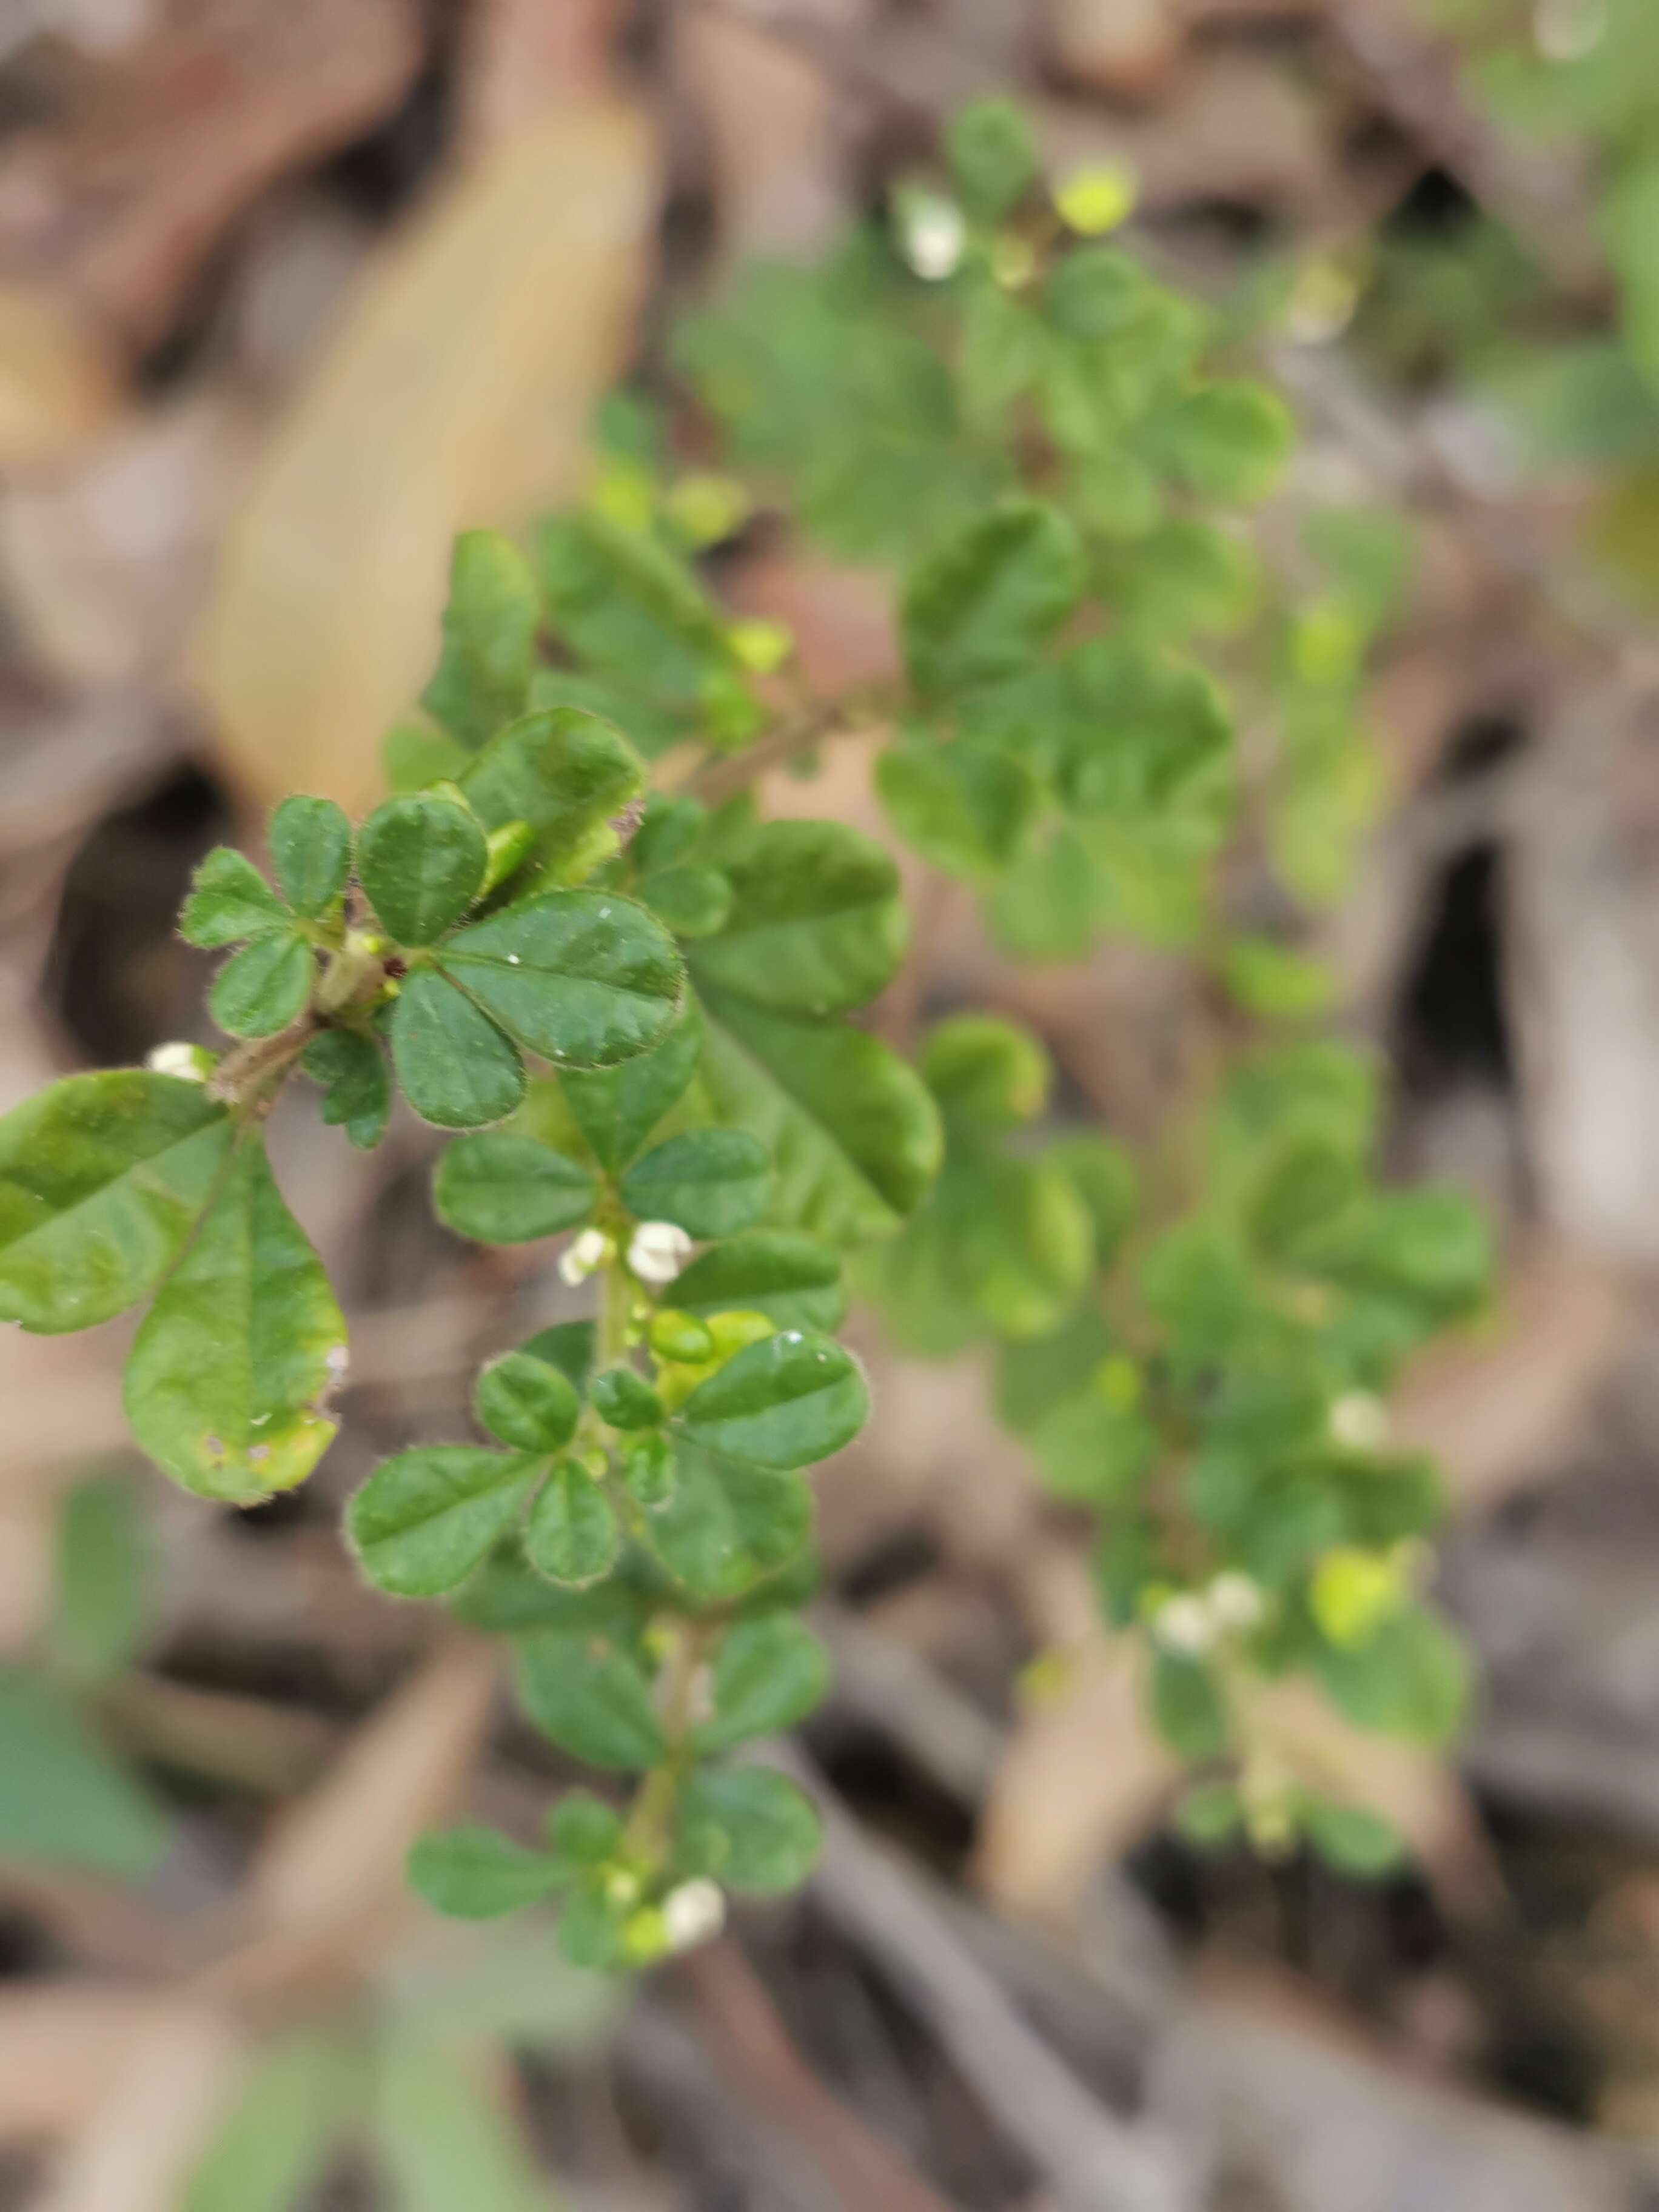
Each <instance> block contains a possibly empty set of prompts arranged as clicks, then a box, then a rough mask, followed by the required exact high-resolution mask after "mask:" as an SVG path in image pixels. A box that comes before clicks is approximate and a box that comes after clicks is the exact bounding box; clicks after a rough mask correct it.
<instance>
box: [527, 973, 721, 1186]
mask: <svg viewBox="0 0 1659 2212" xmlns="http://www.w3.org/2000/svg"><path fill="white" fill-rule="evenodd" d="M702 1043H703V1036H702V1021H701V1020H700V1019H699V1018H698V1015H697V1012H696V1007H695V1006H691V1005H690V1003H688V1004H687V1005H686V1006H684V1008H683V1009H682V1011H681V1014H680V1018H679V1019H678V1021H677V1022H676V1023H675V1024H674V1026H673V1028H672V1029H671V1030H669V1032H668V1034H667V1036H665V1037H664V1039H663V1041H662V1042H661V1043H660V1044H659V1045H657V1046H655V1047H654V1048H653V1049H652V1050H651V1051H650V1052H639V1053H635V1054H634V1056H633V1058H632V1059H631V1060H622V1061H620V1062H619V1063H618V1064H617V1066H615V1067H594V1068H583V1069H579V1068H574V1067H571V1068H566V1069H565V1070H564V1071H563V1073H562V1074H561V1075H560V1077H559V1083H560V1086H561V1088H562V1090H563V1092H564V1095H565V1098H566V1100H567V1102H568V1105H569V1108H570V1110H571V1113H572V1114H573V1115H574V1116H575V1119H576V1121H577V1124H578V1126H579V1127H580V1130H581V1133H582V1134H583V1136H584V1137H586V1139H587V1141H588V1143H589V1144H590V1145H591V1146H592V1148H593V1157H594V1158H595V1159H597V1160H598V1161H599V1165H600V1166H601V1167H602V1168H605V1169H607V1170H609V1171H610V1172H611V1174H612V1175H616V1174H617V1173H618V1172H619V1171H620V1170H622V1169H623V1168H625V1167H626V1166H627V1165H628V1163H629V1160H631V1159H632V1158H633V1157H634V1155H635V1152H638V1151H639V1149H640V1147H641V1145H643V1144H644V1142H645V1140H646V1139H647V1137H648V1136H649V1135H650V1134H651V1132H652V1131H653V1129H654V1128H655V1127H656V1126H657V1124H658V1122H659V1121H661V1120H662V1118H663V1116H664V1115H665V1114H666V1113H667V1112H668V1111H669V1109H671V1107H673V1106H675V1105H678V1103H679V1101H680V1099H681V1098H682V1097H684V1094H685V1090H686V1086H687V1085H689V1084H690V1080H691V1078H692V1076H693V1075H694V1074H695V1073H696V1066H697V1059H698V1055H699V1054H701V1052H702Z"/></svg>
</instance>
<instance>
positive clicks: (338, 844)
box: [266, 793, 351, 921]
mask: <svg viewBox="0 0 1659 2212" xmlns="http://www.w3.org/2000/svg"><path fill="white" fill-rule="evenodd" d="M266 836H267V842H269V844H270V862H271V866H273V867H274V868H275V869H276V880H277V882H278V883H279V884H281V885H282V889H283V897H284V898H285V899H286V900H287V901H288V902H289V906H290V907H291V908H293V909H294V911H295V914H297V915H303V916H304V917H305V919H306V920H307V921H315V920H316V918H317V916H318V915H319V914H325V913H326V912H327V911H328V909H329V908H330V907H331V906H332V905H333V903H334V902H335V900H336V899H337V898H338V897H339V896H340V894H341V892H342V891H343V890H344V889H345V882H346V876H347V874H348V872H349V869H350V866H351V824H350V823H349V822H348V821H347V820H346V817H345V816H344V814H343V812H342V811H341V810H340V809H339V808H338V807H337V805H335V804H334V801H333V800H332V799H313V798H311V797H309V796H307V794H306V793H295V796H294V797H293V798H292V799H284V800H283V803H282V805H280V806H279V807H278V808H277V809H276V812H275V813H274V814H273V815H272V816H271V817H270V829H269V830H268V831H267V833H266Z"/></svg>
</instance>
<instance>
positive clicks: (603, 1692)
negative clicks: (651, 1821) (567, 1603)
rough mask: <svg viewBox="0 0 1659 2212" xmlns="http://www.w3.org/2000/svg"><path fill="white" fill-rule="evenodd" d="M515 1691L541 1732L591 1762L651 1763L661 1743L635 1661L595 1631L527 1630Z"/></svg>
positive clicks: (661, 1752) (660, 1755) (644, 1682)
mask: <svg viewBox="0 0 1659 2212" xmlns="http://www.w3.org/2000/svg"><path fill="white" fill-rule="evenodd" d="M518 1682H519V1697H520V1702H521V1703H522V1705H523V1706H524V1709H525V1711H526V1713H527V1714H528V1715H529V1717H530V1718H531V1719H532V1721H533V1722H534V1723H535V1725H536V1726H537V1727H538V1729H541V1731H542V1733H543V1735H546V1736H549V1737H550V1738H551V1740H552V1741H554V1742H555V1743H556V1744H557V1745H558V1747H559V1748H560V1749H561V1750H562V1751H568V1752H569V1753H571V1754H572V1756H573V1757H574V1758H576V1759H586V1760H587V1761H588V1763H589V1764H590V1765H593V1766H623V1767H645V1766H655V1765H657V1763H658V1762H659V1760H660V1759H663V1758H665V1756H666V1754H667V1750H668V1745H667V1741H666V1739H665V1736H664V1735H663V1732H662V1728H661V1725H660V1723H659V1721H658V1719H657V1716H656V1714H655V1712H654V1711H653V1709H652V1704H651V1685H650V1683H649V1682H648V1681H647V1679H646V1676H645V1674H644V1672H643V1670H642V1669H641V1667H640V1666H639V1665H638V1664H637V1662H635V1660H634V1659H633V1658H632V1657H630V1656H629V1654H628V1653H626V1652H624V1651H622V1650H618V1649H617V1647H616V1645H614V1644H609V1643H606V1642H604V1641H602V1640H601V1639H600V1638H598V1637H592V1636H578V1635H569V1634H567V1633H565V1632H562V1631H560V1632H554V1633H552V1634H547V1635H540V1636H526V1638H523V1639H522V1641H521V1642H520V1645H519V1667H518Z"/></svg>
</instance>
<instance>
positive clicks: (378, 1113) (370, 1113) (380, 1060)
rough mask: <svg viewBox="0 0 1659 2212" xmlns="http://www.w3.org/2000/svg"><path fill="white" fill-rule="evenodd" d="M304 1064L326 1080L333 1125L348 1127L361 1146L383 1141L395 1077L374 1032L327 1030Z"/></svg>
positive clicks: (327, 1115) (316, 1078) (326, 1111)
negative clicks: (371, 1033)
mask: <svg viewBox="0 0 1659 2212" xmlns="http://www.w3.org/2000/svg"><path fill="white" fill-rule="evenodd" d="M300 1065H301V1067H302V1068H304V1070H305V1072H306V1073H307V1075H308V1076H310V1078H311V1079H312V1080H313V1083H320V1084H321V1085H322V1086H323V1119H324V1121H325V1122H326V1123H327V1124H328V1126H329V1127H331V1128H343V1129H344V1131H345V1133H346V1137H347V1139H348V1141H349V1143H351V1144H353V1145H355V1146H357V1147H358V1149H359V1150H360V1151H362V1152H368V1151H370V1150H372V1148H373V1147H374V1146H376V1145H378V1144H379V1143H380V1139H381V1137H382V1136H383V1135H384V1134H385V1133H386V1117H387V1115H389V1114H390V1113H391V1111H392V1078H391V1077H390V1076H389V1075H388V1074H387V1073H386V1055H385V1054H384V1053H382V1051H381V1050H380V1047H379V1045H377V1044H376V1043H375V1042H374V1039H373V1037H367V1036H362V1034H361V1033H360V1032H359V1031H358V1030H322V1031H321V1032H320V1033H319V1035H318V1036H314V1037H313V1038H312V1040H311V1042H310V1043H309V1044H307V1047H306V1048H305V1050H304V1051H303V1052H302V1053H301V1054H300Z"/></svg>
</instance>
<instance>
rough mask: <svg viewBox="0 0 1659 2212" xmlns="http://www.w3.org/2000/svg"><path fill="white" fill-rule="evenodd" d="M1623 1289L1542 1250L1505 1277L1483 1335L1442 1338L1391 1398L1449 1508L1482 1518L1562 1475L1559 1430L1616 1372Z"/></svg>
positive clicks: (1575, 1261) (1613, 1276) (1573, 1254)
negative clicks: (1442, 1481) (1427, 1456)
mask: <svg viewBox="0 0 1659 2212" xmlns="http://www.w3.org/2000/svg"><path fill="white" fill-rule="evenodd" d="M1630 1319H1631V1297H1630V1285H1629V1283H1628V1281H1627V1279H1626V1278H1625V1277H1624V1276H1622V1275H1621V1274H1620V1273H1619V1272H1618V1271H1617V1270H1616V1269H1614V1268H1613V1267H1609V1266H1607V1264H1606V1263H1605V1262H1604V1261H1599V1260H1597V1259H1595V1257H1594V1256H1593V1255H1589V1254H1588V1253H1584V1252H1580V1251H1575V1250H1573V1249H1571V1247H1569V1246H1567V1245H1565V1244H1559V1243H1546V1242H1540V1243H1536V1244H1534V1246H1533V1248H1532V1249H1530V1250H1528V1251H1527V1252H1524V1253H1523V1254H1522V1255H1521V1256H1520V1258H1519V1259H1518V1261H1516V1264H1515V1265H1514V1266H1513V1267H1511V1268H1510V1270H1509V1272H1508V1273H1507V1274H1506V1276H1505V1278H1504V1284H1503V1286H1502V1290H1501V1292H1500V1303H1499V1309H1498V1317H1497V1320H1496V1322H1495V1323H1494V1324H1493V1327H1492V1330H1491V1331H1490V1333H1487V1334H1482V1335H1481V1336H1479V1337H1475V1338H1473V1339H1471V1338H1468V1337H1465V1338H1463V1339H1462V1340H1457V1339H1448V1340H1445V1341H1443V1342H1442V1343H1440V1344H1438V1345H1437V1346H1435V1348H1434V1349H1433V1350H1432V1351H1431V1352H1428V1353H1426V1354H1425V1356H1424V1357H1423V1358H1420V1359H1419V1360H1418V1361H1416V1362H1415V1363H1414V1364H1413V1366H1412V1367H1411V1369H1410V1370H1408V1372H1407V1376H1406V1377H1405V1380H1404V1382H1403V1383H1402V1384H1401V1388H1400V1389H1399V1390H1398V1391H1397V1392H1396V1394H1395V1400H1394V1407H1393V1413H1394V1425H1395V1434H1396V1436H1397V1437H1398V1439H1399V1441H1400V1442H1401V1443H1402V1444H1404V1445H1407V1447H1410V1448H1413V1449H1420V1450H1423V1451H1427V1452H1431V1453H1432V1454H1433V1455H1434V1456H1435V1457H1436V1458H1437V1460H1438V1461H1439V1462H1440V1464H1441V1466H1442V1468H1443V1469H1444V1471H1445V1476H1446V1482H1447V1487H1448V1489H1449V1492H1450V1494H1451V1498H1452V1501H1453V1504H1454V1505H1455V1508H1456V1510H1458V1511H1460V1512H1462V1513H1474V1512H1480V1511H1484V1510H1488V1509H1489V1508H1490V1507H1492V1505H1494V1504H1497V1503H1498V1500H1499V1499H1500V1498H1504V1496H1506V1495H1507V1494H1508V1493H1509V1492H1510V1491H1512V1490H1514V1489H1516V1488H1517V1487H1518V1486H1520V1485H1522V1484H1523V1483H1525V1482H1527V1481H1529V1480H1534V1479H1535V1478H1536V1477H1537V1476H1539V1475H1540V1474H1542V1473H1544V1472H1545V1471H1546V1470H1547V1468H1551V1467H1553V1466H1556V1465H1559V1452H1560V1444H1561V1441H1562V1434H1563V1431H1564V1430H1565V1428H1566V1427H1567V1425H1568V1424H1569V1423H1570V1422H1571V1419H1572V1416H1573V1415H1574V1413H1577V1411H1578V1410H1579V1409H1580V1408H1581V1407H1582V1406H1583V1401H1584V1399H1585V1397H1586V1395H1587V1394H1588V1393H1589V1390H1590V1389H1591V1388H1592V1386H1593V1385H1594V1384H1595V1383H1596V1382H1597V1381H1598V1380H1599V1379H1600V1377H1601V1376H1603V1375H1604V1374H1605V1373H1606V1372H1607V1369H1608V1368H1609V1367H1610V1365H1611V1364H1612V1363H1613V1358H1614V1357H1615V1355H1616V1354H1617V1352H1618V1351H1619V1349H1620V1345H1621V1344H1622V1343H1623V1342H1624V1341H1625V1340H1626V1333H1627V1329H1628V1326H1629V1322H1630Z"/></svg>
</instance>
